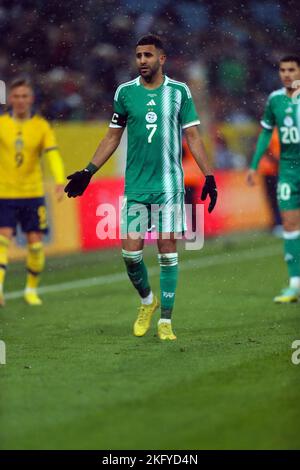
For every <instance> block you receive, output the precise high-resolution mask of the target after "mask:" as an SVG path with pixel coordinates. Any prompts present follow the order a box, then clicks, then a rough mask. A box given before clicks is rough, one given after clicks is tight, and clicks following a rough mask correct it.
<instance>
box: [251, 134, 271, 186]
mask: <svg viewBox="0 0 300 470" xmlns="http://www.w3.org/2000/svg"><path fill="white" fill-rule="evenodd" d="M272 131H273V129H270V130H269V129H265V128H263V129H262V131H261V133H260V134H259V137H258V140H257V144H256V149H255V153H254V155H253V158H252V161H251V165H250V169H249V171H248V173H247V183H248V185H249V186H254V185H255V179H256V172H257V168H258V165H259V162H260V160H261V158H262V156H263V155H264V154H265V153H266V151H267V150H268V147H269V145H270V141H271V137H272Z"/></svg>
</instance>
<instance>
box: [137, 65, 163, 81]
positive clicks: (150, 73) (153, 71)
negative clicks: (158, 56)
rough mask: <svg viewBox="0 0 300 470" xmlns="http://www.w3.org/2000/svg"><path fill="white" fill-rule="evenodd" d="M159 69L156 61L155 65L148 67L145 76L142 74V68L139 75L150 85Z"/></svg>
mask: <svg viewBox="0 0 300 470" xmlns="http://www.w3.org/2000/svg"><path fill="white" fill-rule="evenodd" d="M159 67H160V63H159V61H157V62H156V64H154V65H152V67H150V66H148V69H149V70H148V71H147V73H146V74H143V73H142V67H140V74H141V76H142V77H143V79H144V80H145V81H146V82H148V83H150V82H152V80H153V78H154V77H155V75H156V74H157V72H158V70H159Z"/></svg>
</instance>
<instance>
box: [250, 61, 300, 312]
mask: <svg viewBox="0 0 300 470" xmlns="http://www.w3.org/2000/svg"><path fill="white" fill-rule="evenodd" d="M279 76H280V79H281V81H282V84H283V88H281V89H279V90H276V91H273V93H271V94H270V96H269V98H268V101H267V104H266V108H265V112H264V115H263V118H262V121H261V125H262V127H263V129H262V131H261V133H260V135H259V138H258V142H257V146H256V151H255V154H254V156H253V159H252V162H251V167H250V170H249V173H248V183H249V184H250V185H253V184H255V176H256V170H257V167H258V163H259V161H260V159H261V157H262V156H263V154H264V153H265V151H266V150H267V148H268V146H269V142H270V139H271V136H272V129H273V127H275V126H277V128H278V131H279V137H280V148H281V151H280V164H279V180H278V201H279V207H280V210H281V216H282V221H283V229H284V232H283V238H284V251H285V261H286V263H287V267H288V273H289V278H290V283H289V286H288V287H287V288H286V289H284V290H283V291H282V292H281V294H279V295H277V296H276V297H275V298H274V301H275V302H276V303H290V302H297V301H298V300H299V297H300V100H299V98H298V97H297V95H298V94H299V90H297V88H299V85H300V57H297V56H294V55H290V56H285V57H283V58H282V59H281V61H280V63H279Z"/></svg>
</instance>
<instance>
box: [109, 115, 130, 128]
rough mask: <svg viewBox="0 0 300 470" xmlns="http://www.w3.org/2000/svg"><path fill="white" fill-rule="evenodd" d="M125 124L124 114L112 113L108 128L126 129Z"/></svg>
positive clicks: (125, 117)
mask: <svg viewBox="0 0 300 470" xmlns="http://www.w3.org/2000/svg"><path fill="white" fill-rule="evenodd" d="M126 123H127V116H124V114H119V113H114V114H113V115H112V118H111V123H110V125H109V127H126Z"/></svg>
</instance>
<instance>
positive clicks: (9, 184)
mask: <svg viewBox="0 0 300 470" xmlns="http://www.w3.org/2000/svg"><path fill="white" fill-rule="evenodd" d="M33 103H34V94H33V88H32V85H31V84H30V82H29V81H28V80H27V79H24V78H18V79H15V80H14V81H13V82H12V83H11V85H10V88H9V96H8V104H9V106H10V112H8V113H6V114H4V115H2V116H0V306H4V294H3V284H4V279H5V273H6V268H7V263H8V247H9V244H10V241H11V239H12V237H13V236H14V235H15V233H16V227H17V225H18V224H19V225H20V227H21V230H22V231H23V232H24V233H25V235H26V239H27V247H28V252H27V260H26V268H27V281H26V287H25V291H24V299H25V301H26V302H27V303H28V304H30V305H41V303H42V301H41V299H40V298H39V296H38V294H37V286H38V284H39V280H40V275H41V272H42V271H43V268H44V264H45V255H44V249H43V234H44V233H47V230H48V228H47V214H46V207H45V198H44V188H43V176H42V169H41V156H42V154H43V153H44V154H46V155H47V157H48V160H49V165H50V169H51V172H52V174H53V176H54V179H55V183H56V193H57V198H58V200H61V199H62V198H63V194H64V193H63V187H64V184H63V183H64V179H65V177H64V168H63V163H62V159H61V157H60V154H59V152H58V149H57V144H56V140H55V135H54V133H53V130H52V129H51V127H50V125H49V123H48V122H47V121H46V120H45V119H44V118H42V117H41V116H39V115H37V114H34V113H33V111H32V106H33Z"/></svg>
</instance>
